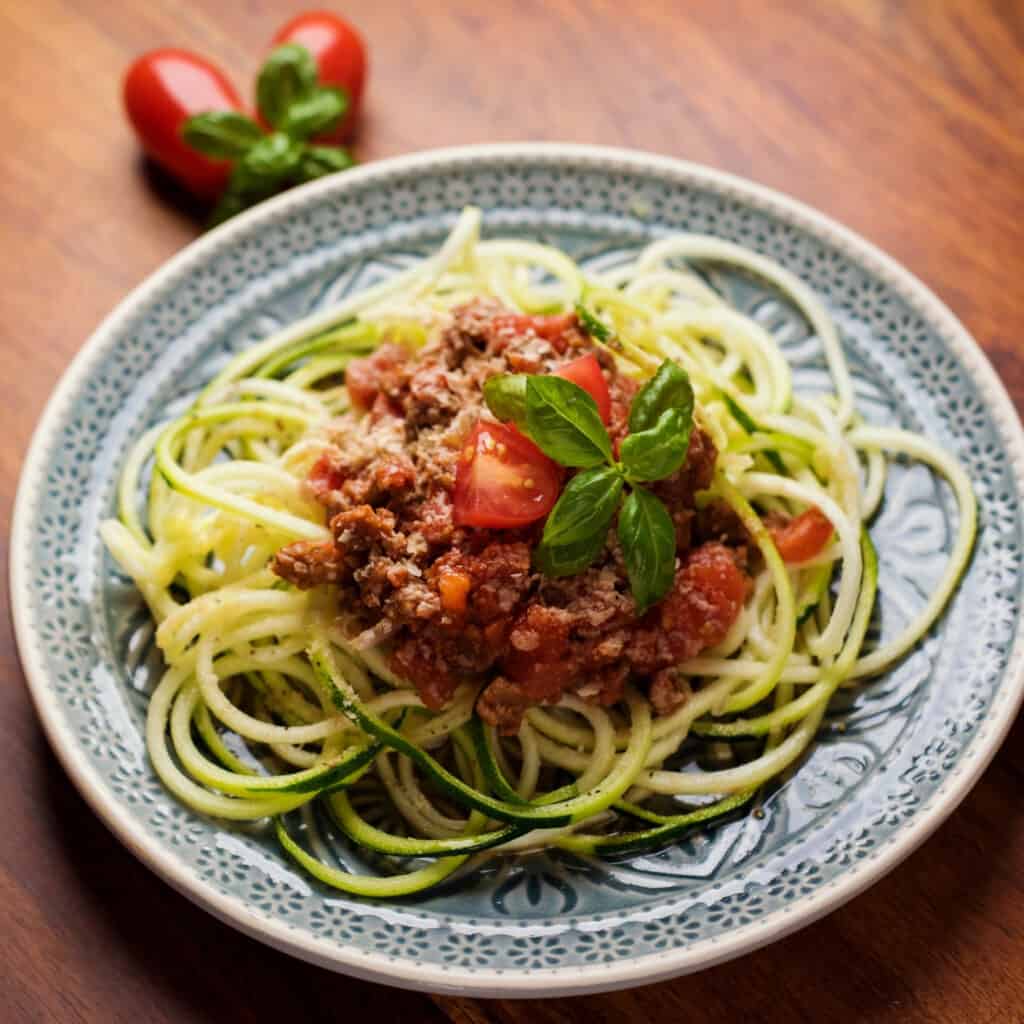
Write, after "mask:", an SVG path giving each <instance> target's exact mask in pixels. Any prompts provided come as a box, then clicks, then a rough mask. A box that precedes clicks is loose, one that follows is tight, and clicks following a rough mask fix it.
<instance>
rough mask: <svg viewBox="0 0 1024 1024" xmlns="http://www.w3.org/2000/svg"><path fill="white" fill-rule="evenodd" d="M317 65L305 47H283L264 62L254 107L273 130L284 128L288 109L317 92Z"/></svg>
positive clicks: (289, 44) (294, 45)
mask: <svg viewBox="0 0 1024 1024" xmlns="http://www.w3.org/2000/svg"><path fill="white" fill-rule="evenodd" d="M316 77H317V71H316V61H315V60H314V59H313V55H312V54H311V53H310V52H309V50H307V49H306V48H305V47H304V46H300V45H299V44H298V43H285V44H284V46H279V47H278V48H277V49H276V50H274V51H273V53H271V55H270V56H269V57H268V58H267V60H266V63H265V64H264V65H263V67H262V68H261V69H260V75H259V78H258V79H257V80H256V104H257V106H259V108H260V113H261V114H263V116H264V117H265V118H266V119H267V121H269V122H270V124H272V125H273V126H274V127H275V128H281V127H283V125H284V123H285V118H286V116H287V113H288V109H289V108H290V107H291V105H292V104H293V103H295V102H296V101H297V100H304V99H306V97H307V96H310V95H311V94H312V93H313V91H314V89H316Z"/></svg>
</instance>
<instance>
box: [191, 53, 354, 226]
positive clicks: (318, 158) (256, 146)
mask: <svg viewBox="0 0 1024 1024" xmlns="http://www.w3.org/2000/svg"><path fill="white" fill-rule="evenodd" d="M256 96H257V103H258V106H259V109H260V111H261V113H262V114H263V116H264V117H265V118H266V120H267V121H268V122H269V123H270V125H271V127H272V128H273V129H274V131H272V132H270V133H269V134H267V133H266V132H264V130H263V128H262V127H260V125H258V124H257V123H256V122H255V121H254V120H253V119H252V118H250V117H246V116H245V115H244V114H239V113H238V112H237V111H233V110H211V111H207V112H204V113H201V114H195V115H193V116H192V117H190V118H188V120H187V121H185V123H184V124H183V125H182V128H181V134H182V138H183V139H184V140H185V142H186V143H187V144H188V145H189V146H191V147H192V148H193V149H194V150H196V152H198V153H202V154H204V155H205V156H209V157H213V158H215V159H218V160H232V161H234V167H233V168H232V171H231V177H230V179H229V181H228V186H227V188H226V189H225V190H224V193H223V195H222V196H221V197H220V200H219V201H218V203H217V205H216V207H215V208H214V210H213V213H212V214H211V216H210V223H209V226H210V227H213V226H214V225H216V224H219V223H221V222H222V221H225V220H227V219H228V218H229V217H233V216H234V215H235V214H236V213H240V212H241V211H242V210H244V209H246V208H247V207H249V206H252V205H253V204H254V203H258V202H260V201H261V200H263V199H266V198H267V197H268V196H272V195H273V194H274V193H275V192H279V191H280V190H281V189H283V188H288V187H289V186H291V185H296V184H300V183H302V182H306V181H313V180H314V179H315V178H322V177H323V176H324V175H325V174H334V173H335V172H336V171H344V170H346V169H348V168H349V167H351V166H352V165H353V163H355V161H354V160H353V159H352V154H351V153H350V152H348V150H346V149H342V148H340V147H335V146H315V145H312V144H311V143H310V142H309V141H308V140H309V139H311V138H314V137H315V136H317V135H321V134H323V133H324V132H327V131H330V130H331V129H332V128H334V127H335V125H337V124H338V122H339V121H340V119H341V118H343V117H344V116H345V113H346V112H347V111H348V108H349V97H348V94H347V93H346V92H345V90H344V89H336V88H333V87H330V86H322V85H319V84H318V83H317V66H316V61H315V60H314V59H313V55H312V54H311V53H310V52H309V50H307V49H306V48H305V47H304V46H300V45H299V44H297V43H286V44H285V45H284V46H279V47H278V48H277V49H276V50H274V51H273V53H271V54H270V56H269V57H268V58H267V61H266V63H265V64H264V65H263V69H262V70H261V71H260V74H259V78H258V79H257V82H256Z"/></svg>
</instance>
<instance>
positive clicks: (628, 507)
mask: <svg viewBox="0 0 1024 1024" xmlns="http://www.w3.org/2000/svg"><path fill="white" fill-rule="evenodd" d="M619 544H620V545H621V546H622V555H623V558H624V559H625V562H626V572H627V573H628V574H629V586H630V589H631V590H632V592H633V600H634V601H636V607H637V613H638V614H640V615H642V614H643V613H644V612H645V611H647V609H648V608H650V607H651V605H652V604H656V603H657V602H658V601H660V600H661V599H662V598H663V597H664V596H665V595H666V594H667V593H668V590H669V588H670V587H671V586H672V580H673V578H674V577H675V566H676V530H675V526H674V525H673V523H672V517H671V516H670V515H669V514H668V509H666V508H665V506H664V504H662V502H661V501H659V500H658V498H656V497H655V496H654V495H653V494H651V492H650V491H648V490H646V489H645V488H643V487H634V488H633V490H632V491H630V492H629V494H628V495H627V496H626V500H625V501H624V502H623V503H622V511H621V512H619Z"/></svg>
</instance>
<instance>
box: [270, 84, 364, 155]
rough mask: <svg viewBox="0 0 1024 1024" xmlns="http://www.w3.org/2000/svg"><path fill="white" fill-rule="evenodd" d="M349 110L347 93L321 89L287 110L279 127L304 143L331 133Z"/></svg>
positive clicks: (294, 103) (297, 101)
mask: <svg viewBox="0 0 1024 1024" xmlns="http://www.w3.org/2000/svg"><path fill="white" fill-rule="evenodd" d="M347 110H348V95H347V93H345V92H344V91H343V90H341V89H329V88H320V89H317V90H316V91H315V92H313V93H311V94H310V95H309V96H307V97H305V98H304V99H299V100H295V101H294V102H293V103H292V104H291V105H290V106H289V107H288V108H287V109H286V110H285V112H284V116H283V118H282V120H281V124H280V125H279V126H278V127H279V128H280V129H281V131H283V132H284V133H285V134H287V135H290V136H291V137H292V138H293V139H296V140H298V141H301V142H304V141H305V140H306V139H308V138H310V137H312V136H313V135H319V134H320V133H321V132H328V131H330V130H331V129H332V128H333V127H334V126H335V125H336V124H337V123H338V121H340V120H341V118H342V117H344V115H345V111H347Z"/></svg>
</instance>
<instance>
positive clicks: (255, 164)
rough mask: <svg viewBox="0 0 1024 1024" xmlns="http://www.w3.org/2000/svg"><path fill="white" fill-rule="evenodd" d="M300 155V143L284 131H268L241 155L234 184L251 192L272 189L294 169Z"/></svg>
mask: <svg viewBox="0 0 1024 1024" xmlns="http://www.w3.org/2000/svg"><path fill="white" fill-rule="evenodd" d="M301 158H302V147H301V145H299V144H297V143H294V142H292V140H291V139H289V138H288V136H287V135H285V134H284V132H272V133H271V134H270V135H265V136H264V137H263V138H262V139H260V141H259V142H257V143H256V145H255V146H253V147H252V148H251V149H250V150H249V152H248V153H246V154H245V156H244V157H242V159H241V161H240V162H239V164H238V167H237V169H236V170H237V172H238V182H237V184H238V186H239V187H241V188H242V189H250V190H254V191H262V190H265V189H267V188H272V187H273V186H276V185H279V184H280V183H282V182H283V181H284V180H285V178H287V177H288V176H289V175H291V174H292V172H293V171H295V170H296V169H297V167H298V165H299V160H300V159H301ZM232 183H233V184H234V181H233V182H232Z"/></svg>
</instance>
